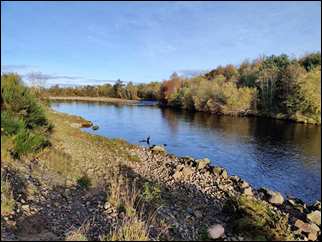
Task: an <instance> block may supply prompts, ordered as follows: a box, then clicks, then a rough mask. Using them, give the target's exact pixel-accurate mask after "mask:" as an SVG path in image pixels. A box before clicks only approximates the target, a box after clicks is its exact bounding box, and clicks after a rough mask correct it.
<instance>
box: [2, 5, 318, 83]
mask: <svg viewBox="0 0 322 242" xmlns="http://www.w3.org/2000/svg"><path fill="white" fill-rule="evenodd" d="M320 49H321V3H320V2H93V1H91V2H1V60H2V62H1V63H2V66H1V69H2V72H3V71H16V72H18V73H21V74H22V75H26V74H28V73H29V72H32V71H33V72H41V73H42V76H43V78H44V79H46V80H47V84H54V83H65V84H76V83H78V84H87V83H88V84H95V83H97V84H99V83H104V82H106V81H107V80H116V79H118V78H120V79H121V80H124V81H133V82H149V81H160V80H164V79H166V78H168V77H169V76H170V75H171V73H173V72H174V71H177V72H179V73H181V74H187V73H190V72H195V71H203V70H210V69H213V68H214V67H216V66H218V65H220V64H221V65H224V64H229V63H232V64H239V63H240V62H241V61H242V60H244V59H246V58H250V59H253V58H256V57H258V56H259V55H271V54H281V53H286V54H289V55H292V56H301V55H303V54H305V53H306V52H310V51H320Z"/></svg>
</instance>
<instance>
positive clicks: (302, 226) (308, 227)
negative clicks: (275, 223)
mask: <svg viewBox="0 0 322 242" xmlns="http://www.w3.org/2000/svg"><path fill="white" fill-rule="evenodd" d="M294 226H295V227H296V228H298V229H299V230H300V231H301V232H304V233H318V232H319V231H320V228H319V227H318V226H317V225H316V224H314V223H304V222H303V221H302V220H300V219H297V220H296V221H295V224H294Z"/></svg>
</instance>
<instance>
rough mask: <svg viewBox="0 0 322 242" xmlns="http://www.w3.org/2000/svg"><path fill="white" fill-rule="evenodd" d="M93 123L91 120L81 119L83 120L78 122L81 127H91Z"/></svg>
mask: <svg viewBox="0 0 322 242" xmlns="http://www.w3.org/2000/svg"><path fill="white" fill-rule="evenodd" d="M92 125H93V123H92V122H91V121H83V122H81V124H80V126H81V127H82V128H89V127H91V126H92Z"/></svg>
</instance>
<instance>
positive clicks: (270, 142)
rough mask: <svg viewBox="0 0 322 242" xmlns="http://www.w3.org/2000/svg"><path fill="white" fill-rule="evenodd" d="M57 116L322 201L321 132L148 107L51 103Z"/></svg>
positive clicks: (255, 182) (315, 128)
mask: <svg viewBox="0 0 322 242" xmlns="http://www.w3.org/2000/svg"><path fill="white" fill-rule="evenodd" d="M52 107H53V109H54V110H56V111H60V112H65V113H69V114H74V115H79V116H82V117H84V118H85V119H88V120H91V121H92V122H93V123H94V124H97V125H98V126H99V129H98V130H96V131H93V130H92V129H91V128H85V129H84V130H86V131H87V132H90V133H95V134H98V135H102V136H106V137H109V138H122V139H125V140H127V141H128V142H130V143H132V144H142V143H139V140H142V139H144V138H146V137H147V136H151V141H150V142H151V143H152V144H167V147H166V148H167V151H168V152H169V153H173V154H175V155H178V156H192V157H194V158H205V157H207V158H209V159H210V160H211V161H212V163H213V164H214V165H219V166H222V167H224V168H226V169H227V171H228V173H229V174H231V175H238V176H240V177H241V178H243V179H245V180H246V181H248V182H249V183H250V184H252V185H253V186H255V187H256V188H259V187H267V188H270V189H273V190H276V191H279V192H281V193H282V194H283V195H292V196H295V197H298V198H301V199H302V200H304V201H305V202H309V203H311V202H313V201H315V200H317V199H319V200H320V199H321V127H320V126H314V125H304V124H297V123H291V122H287V121H281V120H274V119H265V118H255V117H230V116H215V115H210V114H207V113H189V112H184V111H174V110H170V109H160V108H159V107H157V106H150V105H112V104H106V103H94V102H90V103H86V102H54V103H52Z"/></svg>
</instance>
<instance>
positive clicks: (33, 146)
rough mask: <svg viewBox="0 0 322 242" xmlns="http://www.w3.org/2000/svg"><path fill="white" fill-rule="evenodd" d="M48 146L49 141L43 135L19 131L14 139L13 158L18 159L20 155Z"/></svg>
mask: <svg viewBox="0 0 322 242" xmlns="http://www.w3.org/2000/svg"><path fill="white" fill-rule="evenodd" d="M48 145H49V141H48V139H47V138H46V137H45V136H44V135H43V134H38V133H32V132H30V131H29V130H27V129H21V130H20V131H19V132H18V134H17V135H16V136H15V139H14V149H13V156H14V157H15V158H19V157H20V156H21V155H24V154H27V153H29V152H36V151H38V150H40V149H42V148H44V147H46V146H48Z"/></svg>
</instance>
